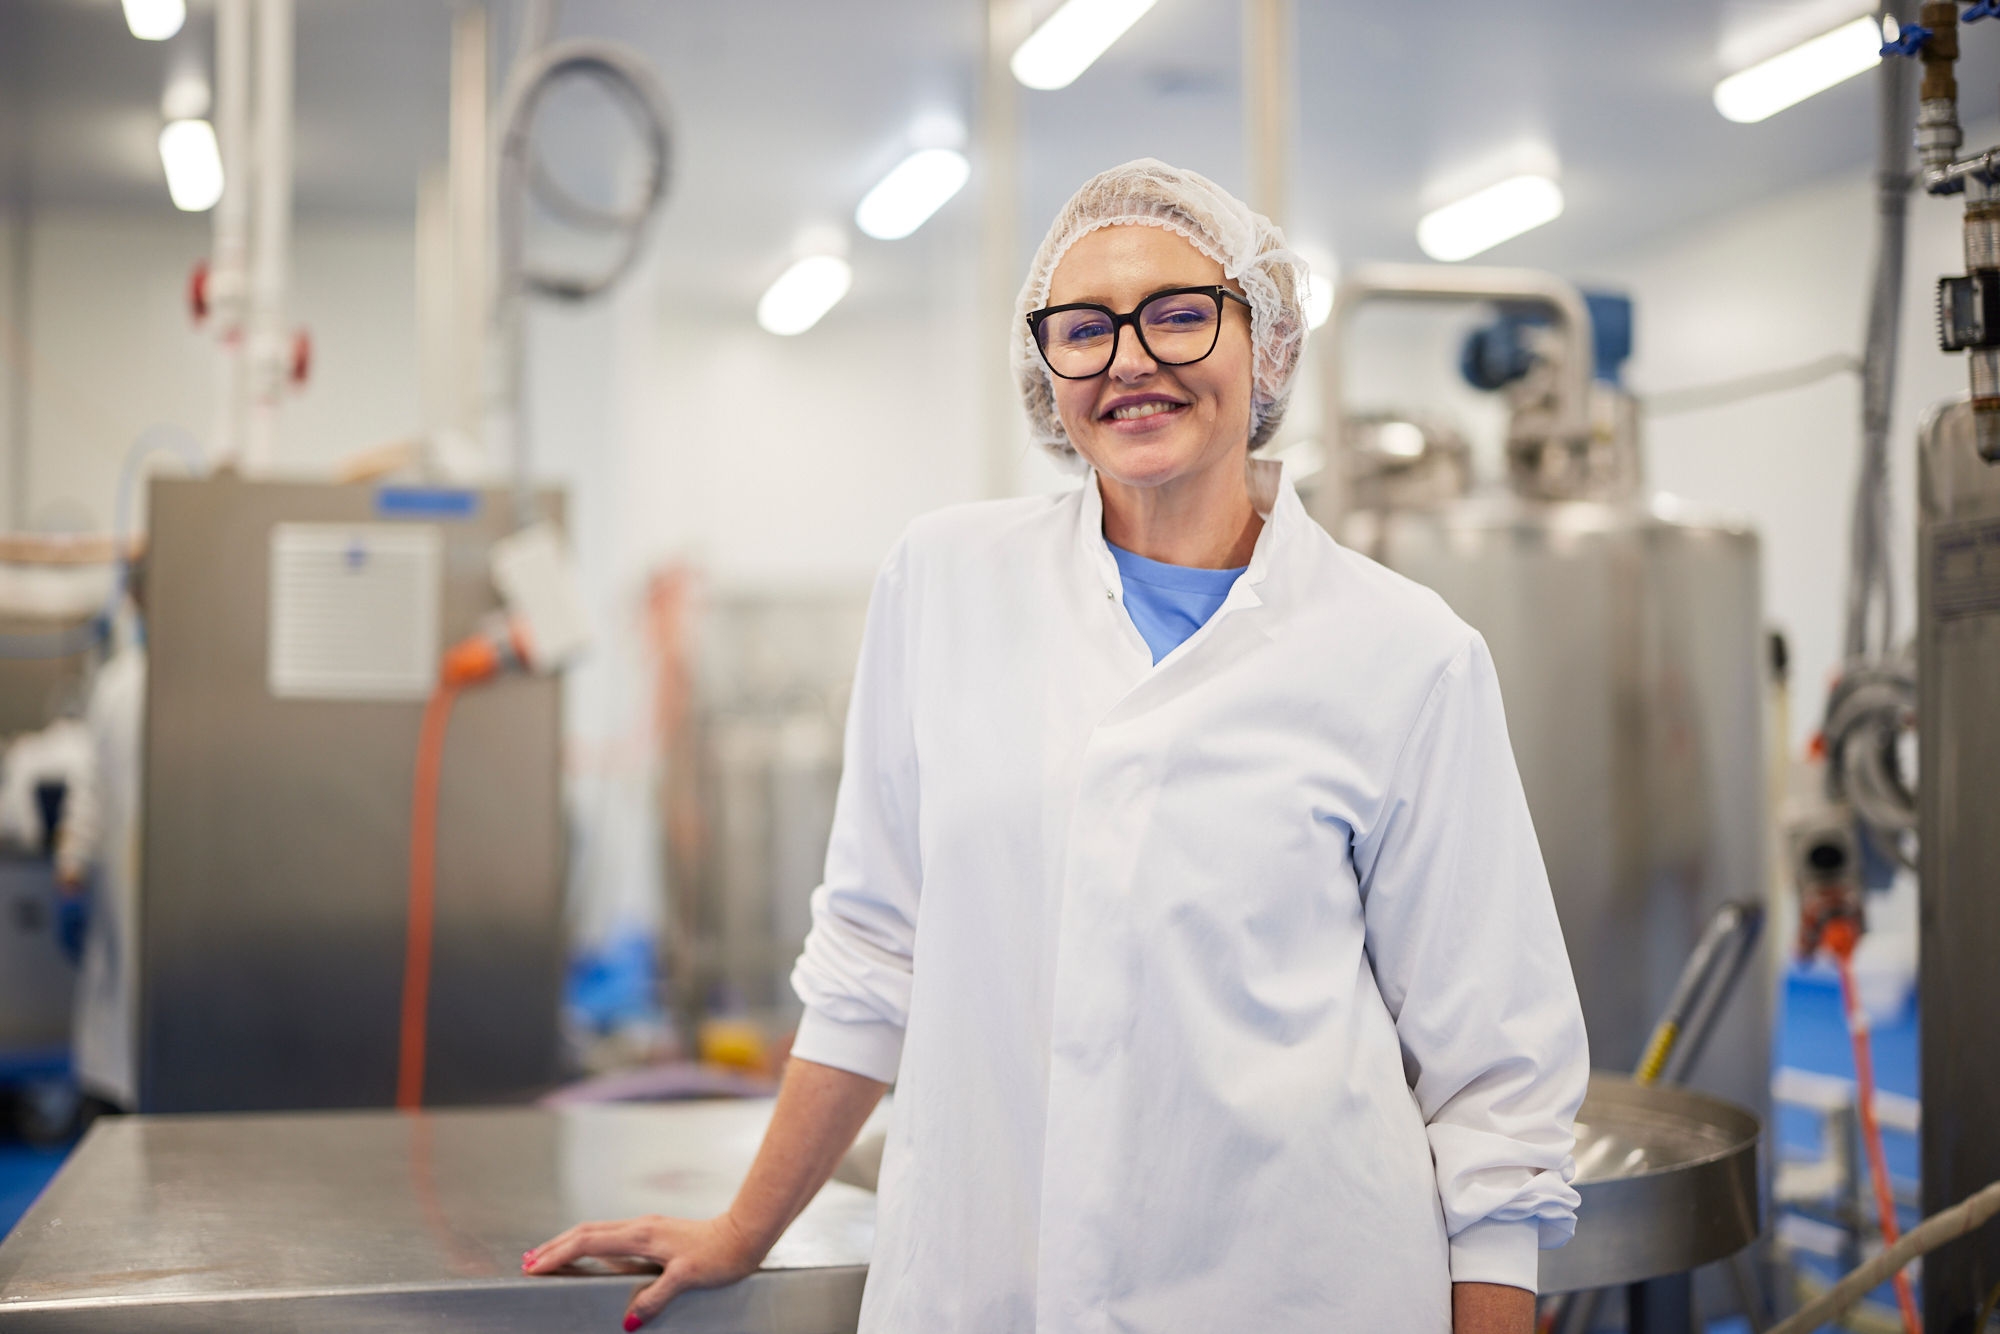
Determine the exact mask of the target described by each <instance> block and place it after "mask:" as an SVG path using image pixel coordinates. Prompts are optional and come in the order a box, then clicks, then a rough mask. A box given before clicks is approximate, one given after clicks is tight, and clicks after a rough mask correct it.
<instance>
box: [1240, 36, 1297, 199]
mask: <svg viewBox="0 0 2000 1334" xmlns="http://www.w3.org/2000/svg"><path fill="white" fill-rule="evenodd" d="M1294 18H1295V16H1294V14H1293V11H1292V0H1243V140H1244V142H1243V157H1244V161H1245V162H1247V163H1248V164H1249V169H1250V170H1249V178H1250V207H1252V208H1254V209H1256V210H1257V211H1258V212H1259V213H1262V214H1263V215H1264V216H1265V217H1267V218H1269V219H1271V221H1273V222H1275V223H1277V224H1278V225H1279V226H1283V225H1284V223H1285V219H1286V217H1287V216H1288V215H1289V213H1290V211H1291V178H1292V123H1293V118H1294V111H1293V108H1294V106H1295V103H1294V97H1295V83H1296V77H1295V76H1296V66H1295V63H1294V60H1293V52H1294V51H1295V50H1296V47H1297V44H1296V42H1295V41H1294V40H1293V39H1294V35H1295V27H1294Z"/></svg>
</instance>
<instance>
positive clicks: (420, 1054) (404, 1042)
mask: <svg viewBox="0 0 2000 1334" xmlns="http://www.w3.org/2000/svg"><path fill="white" fill-rule="evenodd" d="M458 690H459V687H458V683H457V682H455V681H453V680H451V679H449V678H447V679H446V680H443V681H440V682H439V683H438V687H437V689H436V690H434V691H432V692H431V698H430V702H429V703H428V704H426V705H424V721H423V725H422V727H421V728H420V729H419V730H418V733H417V772H416V780H415V782H414V783H413V784H412V786H411V791H410V907H409V929H408V934H407V938H406V942H405V946H404V955H403V1012H402V1036H401V1042H400V1046H399V1051H398V1053H397V1062H396V1106H397V1107H399V1108H401V1109H402V1110H403V1111H406V1112H414V1111H416V1110H418V1109H419V1108H421V1107H422V1106H423V1105H424V1043H425V1039H426V1037H427V1035H428V1030H429V1017H430V999H431V933H432V926H433V924H434V921H435V918H436V892H435V891H436V882H437V807H438V780H439V775H440V773H441V771H442V770H443V768H444V736H445V728H446V727H447V726H448V725H449V724H450V722H451V706H452V703H453V702H454V701H455V700H457V698H458Z"/></svg>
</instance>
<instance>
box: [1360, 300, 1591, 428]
mask: <svg viewBox="0 0 2000 1334" xmlns="http://www.w3.org/2000/svg"><path fill="white" fill-rule="evenodd" d="M1376 301H1508V302H1520V303H1523V304H1534V305H1539V306H1542V307H1544V308H1545V309H1547V310H1548V311H1550V312H1551V313H1552V314H1553V315H1554V316H1555V318H1556V332H1557V334H1558V336H1559V337H1560V338H1561V339H1562V340H1563V353H1562V364H1561V366H1560V367H1559V368H1558V374H1557V376H1556V382H1555V393H1556V412H1555V425H1554V430H1555V432H1556V433H1557V434H1558V435H1560V436H1564V437H1568V438H1572V439H1583V438H1587V437H1588V436H1589V435H1590V433H1591V426H1590V381H1591V376H1592V374H1593V372H1594V370H1595V362H1596V352H1595V349H1594V347H1593V341H1594V339H1593V335H1592V330H1591V324H1590V308H1589V307H1588V306H1586V305H1585V304H1584V301H1583V293H1581V292H1579V291H1577V289H1576V287H1575V286H1574V285H1573V284H1571V283H1568V282H1565V281H1564V280H1563V279H1561V278H1558V277H1556V276H1555V275H1554V274H1552V273H1543V272H1541V271H1540V270H1538V269H1502V268H1476V267H1474V268H1466V267H1460V266H1458V265H1446V264H1364V265H1362V266H1361V267H1359V268H1355V269H1350V270H1348V271H1347V272H1346V273H1345V274H1343V275H1342V276H1341V280H1340V285H1339V286H1338V287H1337V288H1335V289H1334V294H1333V312H1332V314H1330V315H1329V316H1328V317H1327V322H1326V332H1327V334H1328V335H1329V337H1328V338H1327V339H1326V352H1325V354H1324V356H1323V359H1322V362H1321V371H1320V375H1321V380H1320V383H1321V385H1322V386H1323V387H1324V390H1325V392H1324V399H1325V403H1324V406H1323V407H1322V412H1323V414H1324V417H1325V422H1326V435H1327V439H1326V445H1327V447H1328V448H1329V449H1332V450H1336V451H1337V450H1339V449H1340V448H1341V442H1340V436H1341V433H1342V431H1343V430H1344V425H1343V424H1344V422H1345V421H1346V395H1345V392H1344V387H1343V384H1342V375H1343V369H1342V365H1341V356H1342V353H1343V352H1344V351H1345V348H1344V346H1343V344H1342V333H1343V331H1344V328H1345V324H1346V321H1347V319H1348V318H1349V317H1350V316H1352V315H1353V314H1354V312H1355V311H1356V310H1358V309H1359V308H1360V307H1362V306H1364V305H1367V304H1368V303H1370V302H1376Z"/></svg>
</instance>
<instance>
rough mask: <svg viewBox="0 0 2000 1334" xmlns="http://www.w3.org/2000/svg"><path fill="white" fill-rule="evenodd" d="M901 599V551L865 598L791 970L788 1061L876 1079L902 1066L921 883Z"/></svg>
mask: <svg viewBox="0 0 2000 1334" xmlns="http://www.w3.org/2000/svg"><path fill="white" fill-rule="evenodd" d="M909 601H910V590H909V587H908V575H907V548H906V545H904V544H899V545H898V546H897V548H896V550H895V551H894V552H892V553H891V554H890V557H889V559H888V561H887V562H885V563H884V565H883V568H882V572H881V574H880V575H879V576H878V577H877V579H876V581H875V591H874V594H873V596H872V597H871V598H870V600H869V604H868V621H867V628H866V629H865V631H864V632H863V634H862V643H861V658H860V662H859V664H858V665H857V666H856V668H855V674H854V691H853V696H852V701H851V703H850V704H849V706H848V714H847V739H846V747H845V754H844V756H843V761H842V768H841V775H840V791H839V795H838V796H837V797H836V798H835V801H834V812H833V833H832V837H831V838H830V839H829V841H828V844H827V851H826V878H825V880H824V882H823V883H822V884H821V885H820V886H819V888H818V889H816V890H814V891H813V896H812V930H811V932H810V933H809V934H808V935H807V936H806V943H805V951H804V952H803V953H802V954H801V955H800V956H799V961H798V964H797V966H796V967H794V968H793V970H792V989H793V990H794V991H796V992H797V993H798V996H799V999H800V1000H801V1001H803V1002H805V1007H806V1010H805V1015H804V1017H803V1018H801V1020H800V1021H799V1031H798V1036H797V1038H796V1039H794V1041H793V1043H792V1054H793V1055H795V1056H798V1057H800V1058H802V1059H804V1060H808V1061H812V1062H814V1063H816V1064H819V1065H829V1066H833V1067H834V1068H836V1069H840V1070H847V1071H850V1072H852V1073H854V1074H858V1075H865V1076H867V1077H868V1078H870V1079H877V1080H881V1081H882V1082H883V1083H885V1084H886V1083H893V1082H894V1081H895V1078H896V1067H897V1065H898V1064H899V1063H900V1061H901V1060H902V1051H903V1030H904V1026H905V1023H906V1021H907V1019H908V1016H909V1008H910V966H911V964H910V960H911V953H912V949H913V946H914V943H915V937H916V922H917V893H918V886H919V884H920V882H921V871H920V868H919V859H918V851H917V760H916V745H915V741H914V737H913V733H912V730H911V717H910V663H909V644H910V642H911V636H910V634H909V628H910V627H909V619H910V607H909Z"/></svg>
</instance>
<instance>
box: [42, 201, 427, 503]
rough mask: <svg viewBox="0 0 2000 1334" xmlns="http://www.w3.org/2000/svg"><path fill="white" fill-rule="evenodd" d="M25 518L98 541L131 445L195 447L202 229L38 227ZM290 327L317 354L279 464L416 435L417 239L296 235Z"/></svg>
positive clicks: (122, 224)
mask: <svg viewBox="0 0 2000 1334" xmlns="http://www.w3.org/2000/svg"><path fill="white" fill-rule="evenodd" d="M32 227H33V236H32V254H33V259H32V264H31V276H30V313H29V322H28V326H27V346H28V370H29V376H30V381H31V384H30V394H29V402H30V413H29V428H28V429H29V446H30V463H29V468H28V474H29V475H28V514H29V516H30V519H31V522H32V523H34V524H36V525H38V526H57V527H64V528H78V527H84V528H88V527H96V528H99V529H105V528H108V527H109V525H110V523H111V518H112V516H111V507H112V499H113V491H114V489H115V485H116V481H117V476H118V470H119V466H120V464H121V463H122V461H123V459H124V457H125V454H126V451H127V450H128V449H129V448H130V447H131V445H132V442H133V441H134V440H136V439H137V438H138V437H139V435H140V433H141V432H143V431H145V430H146V429H147V428H148V427H151V426H154V425H156V424H158V423H172V424H174V425H177V426H180V427H182V428H184V429H186V430H188V431H189V432H191V433H192V434H194V435H195V436H196V437H197V438H198V439H200V440H202V441H203V442H204V443H205V442H207V441H208V440H209V439H210V438H211V435H212V425H213V419H214V391H213V385H214V380H213V375H214V356H213V350H212V349H213V344H212V341H211V340H210V338H209V337H208V335H207V333H206V332H205V331H204V330H202V329H197V328H196V327H195V326H194V325H193V323H192V321H191V319H190V315H189V311H188V304H187V283H188V276H189V273H190V272H191V270H192V268H193V266H194V264H195V262H196V261H197V260H198V259H201V258H202V257H204V256H205V255H206V254H207V253H208V244H209V227H208V223H207V220H206V219H205V218H199V217H192V216H188V217H178V216H177V217H166V216H162V215H155V214H147V215H132V214H121V213H109V212H93V211H77V210H59V211H42V212H37V213H36V214H35V215H34V218H33V223H32ZM294 244H295V252H294V286H293V291H292V300H291V318H292V321H293V323H294V324H295V325H298V326H302V327H304V328H305V329H307V330H308V331H309V332H310V333H311V335H312V339H313V365H312V372H311V378H310V380H309V381H308V383H307V384H306V385H305V387H304V388H303V389H302V390H300V391H299V392H298V393H297V394H296V395H295V396H294V397H293V399H292V400H291V402H290V404H289V406H288V407H287V410H286V412H285V416H284V419H283V424H282V426H281V428H280V430H281V437H280V439H281V445H280V451H279V455H278V462H279V464H280V465H282V466H285V467H288V468H290V467H297V468H308V469H311V468H323V467H325V466H327V465H328V464H330V463H332V462H334V461H335V460H338V459H340V458H341V457H343V456H345V455H347V454H350V453H353V452H354V451H356V450H359V449H362V448H366V447H368V446H370V445H375V444H380V443H382V442H384V441H385V440H388V439H391V438H397V437H404V436H408V435H409V434H411V433H412V432H413V431H414V430H415V429H416V426H417V424H418V407H417V365H416V363H417V357H416V327H415V319H416V316H415V309H416V308H415V299H414V296H413V293H412V277H413V274H414V271H415V258H414V239H413V235H412V233H411V230H410V229H409V228H407V227H398V226H394V225H384V224H379V223H368V224H356V223H351V222H341V223H327V222H319V223H305V224H302V225H301V226H300V227H299V228H298V231H297V236H296V239H295V243H294Z"/></svg>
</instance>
